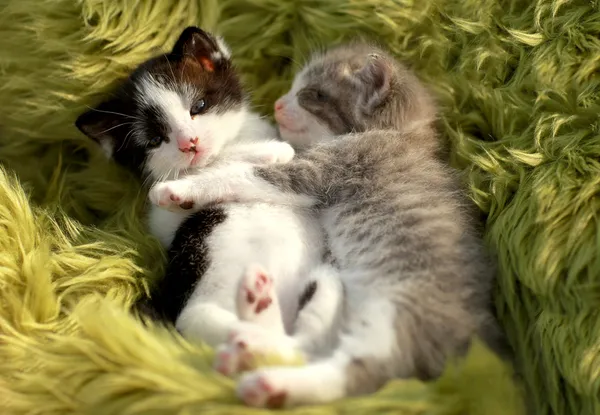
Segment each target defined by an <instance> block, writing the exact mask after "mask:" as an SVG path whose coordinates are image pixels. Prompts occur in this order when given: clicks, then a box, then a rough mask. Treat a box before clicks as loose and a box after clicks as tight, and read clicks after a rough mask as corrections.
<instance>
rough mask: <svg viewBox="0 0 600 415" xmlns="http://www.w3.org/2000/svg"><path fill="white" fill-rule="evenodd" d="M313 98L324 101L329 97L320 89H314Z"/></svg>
mask: <svg viewBox="0 0 600 415" xmlns="http://www.w3.org/2000/svg"><path fill="white" fill-rule="evenodd" d="M315 98H316V99H317V101H319V102H325V101H327V100H329V97H328V96H327V94H325V92H323V91H321V90H317V91H315Z"/></svg>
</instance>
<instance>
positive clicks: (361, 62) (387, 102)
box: [275, 43, 436, 147]
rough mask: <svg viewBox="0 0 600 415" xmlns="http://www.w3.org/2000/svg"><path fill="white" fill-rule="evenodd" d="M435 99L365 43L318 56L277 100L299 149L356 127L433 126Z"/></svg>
mask: <svg viewBox="0 0 600 415" xmlns="http://www.w3.org/2000/svg"><path fill="white" fill-rule="evenodd" d="M435 116H436V109H435V106H434V104H433V101H432V99H431V97H430V95H429V94H428V92H427V91H426V90H425V88H424V87H423V85H422V84H421V83H420V82H419V80H418V79H417V78H416V76H415V75H414V74H413V73H412V72H410V71H409V70H408V69H407V68H405V67H404V66H402V65H401V64H400V63H399V62H397V61H396V60H395V59H394V58H392V57H391V56H390V55H389V54H387V53H385V52H384V51H382V50H380V49H378V48H376V47H374V46H371V45H368V44H363V43H354V44H349V45H344V46H339V47H336V48H333V49H330V50H328V51H326V52H325V53H322V54H318V55H316V56H314V57H313V58H312V59H311V60H310V62H309V63H308V64H307V65H306V66H305V67H304V68H303V69H302V70H301V71H300V73H298V75H296V78H295V79H294V82H293V84H292V88H291V89H290V91H289V92H287V93H286V94H285V95H283V96H282V97H281V98H279V99H278V100H277V102H275V119H276V120H277V123H278V124H279V131H280V134H281V136H282V138H283V139H284V140H286V141H288V142H290V143H291V144H293V145H295V146H297V147H306V146H309V145H311V144H312V143H314V142H316V141H320V140H323V139H327V138H331V137H333V136H336V135H340V134H346V133H349V132H352V131H355V132H361V131H365V130H367V129H404V128H407V127H408V126H409V125H415V124H421V123H425V124H431V123H432V122H433V121H434V119H435Z"/></svg>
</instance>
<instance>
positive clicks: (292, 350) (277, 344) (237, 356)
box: [215, 265, 343, 376]
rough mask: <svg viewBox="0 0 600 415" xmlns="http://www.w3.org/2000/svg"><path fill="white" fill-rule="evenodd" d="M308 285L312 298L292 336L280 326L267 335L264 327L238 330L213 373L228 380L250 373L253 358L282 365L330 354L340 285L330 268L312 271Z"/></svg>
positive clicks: (336, 319)
mask: <svg viewBox="0 0 600 415" xmlns="http://www.w3.org/2000/svg"><path fill="white" fill-rule="evenodd" d="M309 281H310V282H311V283H314V284H315V294H314V295H313V296H312V298H311V299H310V300H309V301H308V303H307V304H306V305H305V306H304V308H302V310H300V312H299V315H298V318H297V320H296V323H295V327H294V333H293V335H291V336H289V335H287V334H286V333H285V331H284V330H283V324H282V326H281V327H282V329H281V330H268V331H267V332H265V330H263V328H265V327H266V328H267V329H268V326H266V325H265V324H260V326H261V327H256V326H255V325H242V326H239V327H238V328H237V329H235V330H234V331H233V332H232V333H231V336H230V339H229V343H228V345H226V346H223V347H222V348H221V349H220V352H219V354H218V355H217V357H216V362H215V367H216V368H217V370H219V371H220V372H221V373H223V374H225V375H228V376H229V375H233V374H236V373H239V372H240V371H244V370H248V369H250V368H251V367H252V364H253V361H254V360H255V358H256V357H261V356H267V355H272V356H273V355H276V356H278V357H280V358H282V359H283V360H284V361H285V360H288V359H295V358H299V357H302V358H304V359H306V358H308V357H313V355H315V354H317V353H318V352H320V351H323V350H331V348H332V344H333V343H334V342H335V339H336V336H337V328H338V318H339V314H340V312H341V306H342V296H343V289H342V284H341V281H340V279H339V276H338V273H337V270H336V269H335V268H333V267H332V266H330V265H322V266H319V267H317V268H315V269H314V270H313V271H312V272H311V273H310V278H309ZM249 321H251V320H249Z"/></svg>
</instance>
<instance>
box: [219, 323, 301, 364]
mask: <svg viewBox="0 0 600 415" xmlns="http://www.w3.org/2000/svg"><path fill="white" fill-rule="evenodd" d="M229 345H230V346H231V347H232V348H233V349H235V350H237V351H239V352H246V353H249V355H250V356H252V357H253V358H254V359H257V358H258V359H260V358H264V357H277V358H278V359H281V360H283V361H289V362H293V361H295V360H298V356H299V355H301V352H300V351H299V350H298V348H297V345H296V343H295V341H294V339H293V338H292V337H290V336H288V335H287V334H285V333H279V332H276V331H274V330H271V329H269V328H266V329H265V328H262V327H260V326H257V325H254V324H247V325H244V326H241V327H240V328H238V329H236V330H233V331H232V332H231V333H230V334H229Z"/></svg>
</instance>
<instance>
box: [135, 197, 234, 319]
mask: <svg viewBox="0 0 600 415" xmlns="http://www.w3.org/2000/svg"><path fill="white" fill-rule="evenodd" d="M226 218H227V215H226V214H225V211H224V210H223V209H222V208H208V209H205V210H202V211H200V212H198V213H195V214H194V215H192V216H190V217H189V218H188V219H187V220H186V221H185V222H183V223H182V224H181V226H180V227H179V229H177V232H176V234H175V238H174V239H173V243H172V244H171V248H170V250H169V259H170V260H169V263H168V265H167V270H166V273H165V276H164V277H163V278H162V279H161V280H160V281H159V283H158V284H157V285H156V287H154V289H153V290H152V297H151V299H150V300H149V301H148V306H147V307H145V308H146V310H145V311H146V312H145V314H148V315H149V317H152V318H154V319H159V320H164V321H165V322H168V323H172V324H174V323H175V320H176V319H177V317H178V316H179V314H180V313H181V311H182V310H183V307H184V306H185V304H186V303H187V301H188V299H189V298H190V295H191V294H192V292H193V291H194V289H195V288H196V285H197V284H198V282H199V281H200V280H201V278H202V275H204V273H205V272H206V270H207V269H208V266H209V264H210V253H209V252H208V248H209V247H208V244H207V238H208V236H209V235H210V234H211V232H212V231H213V229H215V227H217V226H218V225H219V224H221V223H223V222H224V221H225V219H226ZM232 295H233V294H232ZM148 308H149V309H150V310H148Z"/></svg>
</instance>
